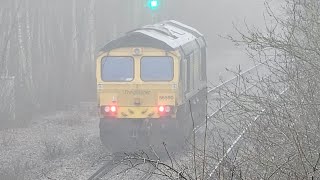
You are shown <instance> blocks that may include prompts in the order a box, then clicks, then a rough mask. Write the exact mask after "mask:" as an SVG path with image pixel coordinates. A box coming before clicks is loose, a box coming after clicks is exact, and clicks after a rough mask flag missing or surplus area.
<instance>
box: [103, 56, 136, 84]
mask: <svg viewBox="0 0 320 180" xmlns="http://www.w3.org/2000/svg"><path fill="white" fill-rule="evenodd" d="M101 78H102V80H103V81H125V82H129V81H132V80H133V78H134V60H133V58H132V57H104V58H103V59H102V64H101Z"/></svg>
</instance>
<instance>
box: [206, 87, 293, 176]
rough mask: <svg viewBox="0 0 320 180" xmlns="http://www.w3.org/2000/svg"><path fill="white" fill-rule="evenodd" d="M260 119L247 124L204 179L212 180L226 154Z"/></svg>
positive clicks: (256, 118) (258, 116)
mask: <svg viewBox="0 0 320 180" xmlns="http://www.w3.org/2000/svg"><path fill="white" fill-rule="evenodd" d="M287 90H288V88H286V89H285V90H283V91H282V92H281V93H280V95H282V94H284V93H285V92H286V91H287ZM278 98H279V96H278V97H277V98H275V100H277V99H278ZM265 110H266V109H263V110H261V112H262V113H263V112H265ZM260 117H261V115H257V116H256V117H255V118H254V120H253V121H252V122H250V123H249V125H248V126H247V127H246V128H245V129H244V130H243V131H242V132H241V134H240V135H239V136H238V137H237V138H236V140H235V141H234V142H233V143H232V145H231V146H230V147H229V148H228V150H227V151H226V153H225V154H224V155H223V157H222V158H221V159H220V160H219V162H218V164H217V165H216V166H215V167H214V169H213V170H212V172H211V173H210V174H209V177H208V178H206V179H207V180H212V179H213V174H214V173H215V172H216V170H217V169H218V168H219V166H220V165H221V163H222V162H223V161H224V159H225V158H226V157H227V156H228V154H229V153H230V152H231V150H232V149H233V148H234V146H235V145H236V144H238V142H239V141H240V139H241V138H242V137H243V135H244V134H245V133H246V132H247V131H248V130H249V129H250V128H251V126H252V125H253V123H255V122H256V121H257V120H258V119H259V118H260Z"/></svg>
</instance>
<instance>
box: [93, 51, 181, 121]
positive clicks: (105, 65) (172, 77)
mask: <svg viewBox="0 0 320 180" xmlns="http://www.w3.org/2000/svg"><path fill="white" fill-rule="evenodd" d="M179 56H180V55H179V54H178V53H177V52H174V51H173V52H165V51H164V50H161V49H154V48H147V47H130V48H119V49H114V50H112V51H110V52H104V53H103V54H101V55H100V56H99V57H98V59H97V83H98V100H99V105H100V108H101V109H100V117H101V118H106V119H108V118H109V119H131V120H138V119H155V118H157V119H158V118H162V117H166V118H168V117H170V118H175V117H176V112H177V109H176V104H177V100H178V99H179V98H178V97H179V91H178V90H179V88H178V86H179V73H178V72H179V62H180V61H179Z"/></svg>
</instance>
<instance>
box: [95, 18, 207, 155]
mask: <svg viewBox="0 0 320 180" xmlns="http://www.w3.org/2000/svg"><path fill="white" fill-rule="evenodd" d="M202 52H205V42H204V38H203V36H202V35H201V34H200V33H199V32H197V31H196V30H195V29H193V28H191V27H188V26H186V25H184V24H181V23H179V22H176V21H166V22H163V23H160V24H155V25H149V26H145V27H143V28H141V29H136V30H134V31H131V32H129V33H127V34H126V35H124V36H122V37H120V38H117V39H115V40H113V41H111V42H109V43H108V44H107V45H106V46H105V47H104V48H103V49H102V50H101V53H100V55H99V56H98V58H97V61H96V67H97V69H96V79H97V96H98V97H97V99H98V103H99V111H100V139H101V142H102V143H103V144H104V145H105V146H106V147H108V148H109V149H110V150H111V151H112V152H123V151H124V152H127V151H136V150H141V149H145V148H148V147H149V146H155V148H156V149H157V150H159V147H160V148H163V145H162V143H163V142H165V143H166V144H167V145H168V146H170V145H172V147H176V146H177V145H181V144H182V142H183V139H184V138H185V137H186V136H188V135H189V134H190V133H191V132H192V125H194V119H192V120H191V119H190V117H196V115H199V116H200V115H201V116H202V117H204V116H205V111H204V109H205V94H206V89H205V87H206V77H205V70H204V69H205V53H202ZM201 72H202V76H201ZM191 105H192V106H193V107H191ZM190 109H192V111H193V113H194V114H193V116H191V111H190Z"/></svg>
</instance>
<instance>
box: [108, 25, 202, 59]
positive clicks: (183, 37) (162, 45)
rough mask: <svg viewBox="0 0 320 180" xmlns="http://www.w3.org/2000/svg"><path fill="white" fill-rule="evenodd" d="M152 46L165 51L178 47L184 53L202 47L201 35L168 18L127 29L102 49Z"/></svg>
mask: <svg viewBox="0 0 320 180" xmlns="http://www.w3.org/2000/svg"><path fill="white" fill-rule="evenodd" d="M137 46H140V47H153V48H159V49H164V50H167V51H171V50H176V49H180V50H182V51H183V54H184V55H187V54H189V53H190V52H192V51H193V50H194V49H195V48H196V47H199V46H200V47H204V46H206V45H205V40H204V38H203V35H202V34H201V33H200V32H199V31H197V30H196V29H194V28H192V27H190V26H187V25H185V24H182V23H180V22H177V21H174V20H170V21H164V22H161V23H158V24H153V25H147V26H144V27H142V28H138V29H135V30H133V31H129V32H128V33H126V34H125V35H124V36H122V37H120V38H117V39H115V40H112V41H111V42H109V43H108V44H107V45H105V47H104V48H103V49H102V50H104V51H110V50H112V49H116V48H121V47H137Z"/></svg>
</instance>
